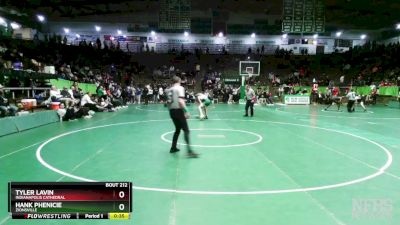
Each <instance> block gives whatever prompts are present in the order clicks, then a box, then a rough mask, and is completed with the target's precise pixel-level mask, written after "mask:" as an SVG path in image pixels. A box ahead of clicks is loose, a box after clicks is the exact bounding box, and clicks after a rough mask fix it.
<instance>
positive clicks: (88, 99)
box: [81, 94, 95, 106]
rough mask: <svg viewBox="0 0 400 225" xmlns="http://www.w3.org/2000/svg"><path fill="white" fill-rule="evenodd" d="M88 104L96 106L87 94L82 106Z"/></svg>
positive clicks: (83, 98) (82, 100)
mask: <svg viewBox="0 0 400 225" xmlns="http://www.w3.org/2000/svg"><path fill="white" fill-rule="evenodd" d="M86 103H90V104H95V103H94V102H93V101H92V99H90V97H89V95H88V94H85V95H84V96H83V97H82V99H81V106H84V105H86Z"/></svg>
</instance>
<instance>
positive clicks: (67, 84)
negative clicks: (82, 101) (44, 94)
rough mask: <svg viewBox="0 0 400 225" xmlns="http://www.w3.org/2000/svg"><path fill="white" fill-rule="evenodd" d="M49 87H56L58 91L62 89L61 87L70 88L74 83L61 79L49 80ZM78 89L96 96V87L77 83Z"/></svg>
mask: <svg viewBox="0 0 400 225" xmlns="http://www.w3.org/2000/svg"><path fill="white" fill-rule="evenodd" d="M50 83H51V85H54V86H56V87H57V88H58V89H62V88H63V87H67V88H70V87H71V86H72V84H73V83H74V82H72V81H70V80H63V79H58V80H57V79H50ZM78 87H79V88H80V89H82V91H83V92H85V93H86V92H90V93H92V94H96V85H95V84H88V83H78Z"/></svg>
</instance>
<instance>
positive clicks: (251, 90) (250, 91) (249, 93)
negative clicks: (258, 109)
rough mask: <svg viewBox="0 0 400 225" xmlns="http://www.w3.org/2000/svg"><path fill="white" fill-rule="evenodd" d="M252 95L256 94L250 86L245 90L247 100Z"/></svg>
mask: <svg viewBox="0 0 400 225" xmlns="http://www.w3.org/2000/svg"><path fill="white" fill-rule="evenodd" d="M254 96H256V94H255V93H254V90H253V89H252V88H250V89H249V90H248V91H247V90H246V98H247V100H252V99H253V97H254Z"/></svg>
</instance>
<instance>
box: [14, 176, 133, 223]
mask: <svg viewBox="0 0 400 225" xmlns="http://www.w3.org/2000/svg"><path fill="white" fill-rule="evenodd" d="M8 212H9V213H10V214H11V217H12V218H13V219H112V220H114V219H115V220H126V219H130V216H131V213H132V183H131V182H40V183H38V182H10V183H8Z"/></svg>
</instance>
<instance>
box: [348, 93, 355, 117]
mask: <svg viewBox="0 0 400 225" xmlns="http://www.w3.org/2000/svg"><path fill="white" fill-rule="evenodd" d="M347 98H348V102H347V112H350V113H351V112H354V103H355V102H356V93H355V92H354V90H353V89H351V90H350V91H349V93H348V94H347Z"/></svg>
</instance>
